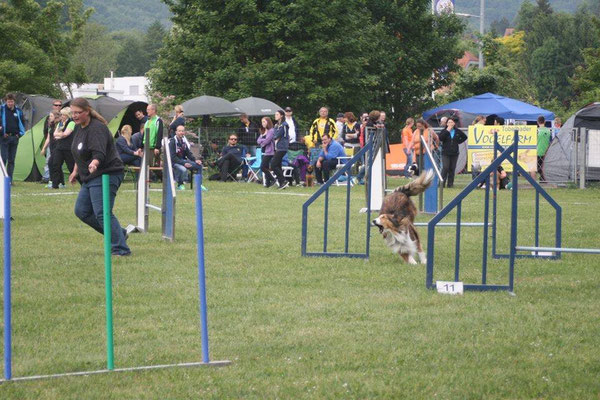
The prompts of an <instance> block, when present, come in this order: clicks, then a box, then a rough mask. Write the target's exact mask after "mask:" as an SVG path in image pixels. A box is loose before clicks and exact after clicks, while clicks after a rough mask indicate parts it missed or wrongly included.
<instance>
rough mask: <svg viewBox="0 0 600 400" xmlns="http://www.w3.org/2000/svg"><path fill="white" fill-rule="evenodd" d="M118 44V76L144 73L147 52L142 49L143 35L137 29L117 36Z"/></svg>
mask: <svg viewBox="0 0 600 400" xmlns="http://www.w3.org/2000/svg"><path fill="white" fill-rule="evenodd" d="M116 40H117V42H118V43H119V44H120V46H119V53H118V54H117V70H116V73H117V75H118V76H140V75H144V74H145V73H146V72H147V71H148V69H149V67H148V61H147V60H148V59H147V54H146V53H145V52H144V49H143V43H144V42H143V35H142V33H141V32H139V31H137V30H136V31H131V32H127V33H125V34H121V35H119V36H118V37H117V39H116Z"/></svg>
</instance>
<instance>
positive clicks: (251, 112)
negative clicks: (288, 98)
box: [233, 97, 283, 117]
mask: <svg viewBox="0 0 600 400" xmlns="http://www.w3.org/2000/svg"><path fill="white" fill-rule="evenodd" d="M233 104H235V105H236V106H238V107H239V108H240V109H241V110H242V111H243V112H245V113H246V114H248V116H250V117H253V116H257V117H258V116H263V115H273V114H275V111H277V110H283V108H281V107H279V106H278V105H277V104H275V103H273V102H272V101H269V100H266V99H261V98H260V97H246V98H244V99H239V100H236V101H234V102H233Z"/></svg>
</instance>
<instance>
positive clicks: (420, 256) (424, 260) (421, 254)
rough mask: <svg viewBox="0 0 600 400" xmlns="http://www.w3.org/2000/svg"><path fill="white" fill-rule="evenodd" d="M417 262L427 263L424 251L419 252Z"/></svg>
mask: <svg viewBox="0 0 600 400" xmlns="http://www.w3.org/2000/svg"><path fill="white" fill-rule="evenodd" d="M419 262H420V263H421V264H427V256H425V253H419Z"/></svg>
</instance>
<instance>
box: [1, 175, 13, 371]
mask: <svg viewBox="0 0 600 400" xmlns="http://www.w3.org/2000/svg"><path fill="white" fill-rule="evenodd" d="M3 184H4V379H6V380H7V381H8V380H10V379H12V318H11V317H12V316H11V309H12V304H11V290H10V286H11V282H10V281H11V247H10V246H11V241H10V218H11V215H10V178H9V177H7V176H6V177H4V182H3Z"/></svg>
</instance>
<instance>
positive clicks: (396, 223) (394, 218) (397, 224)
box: [387, 214, 401, 228]
mask: <svg viewBox="0 0 600 400" xmlns="http://www.w3.org/2000/svg"><path fill="white" fill-rule="evenodd" d="M387 219H389V220H390V222H391V223H392V224H394V227H395V228H399V227H400V219H401V218H398V216H397V215H396V214H387Z"/></svg>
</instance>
